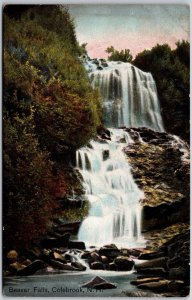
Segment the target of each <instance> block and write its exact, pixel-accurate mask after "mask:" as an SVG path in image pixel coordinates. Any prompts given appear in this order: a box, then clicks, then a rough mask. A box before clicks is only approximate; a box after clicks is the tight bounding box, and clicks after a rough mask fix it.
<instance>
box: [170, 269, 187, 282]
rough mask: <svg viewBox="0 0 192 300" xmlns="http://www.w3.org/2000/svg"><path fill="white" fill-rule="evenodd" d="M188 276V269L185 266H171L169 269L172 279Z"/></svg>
mask: <svg viewBox="0 0 192 300" xmlns="http://www.w3.org/2000/svg"><path fill="white" fill-rule="evenodd" d="M186 277H187V272H186V269H185V268H183V267H178V268H171V269H170V270H169V278H170V279H183V280H184V279H186Z"/></svg>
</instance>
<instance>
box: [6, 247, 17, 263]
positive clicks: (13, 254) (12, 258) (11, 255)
mask: <svg viewBox="0 0 192 300" xmlns="http://www.w3.org/2000/svg"><path fill="white" fill-rule="evenodd" d="M7 258H8V260H9V261H10V262H13V263H14V262H16V261H17V259H18V253H17V251H16V250H11V251H9V252H8V253H7Z"/></svg>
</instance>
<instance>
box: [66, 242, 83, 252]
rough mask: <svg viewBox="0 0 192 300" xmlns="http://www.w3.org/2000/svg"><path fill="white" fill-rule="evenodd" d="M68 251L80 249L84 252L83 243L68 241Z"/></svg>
mask: <svg viewBox="0 0 192 300" xmlns="http://www.w3.org/2000/svg"><path fill="white" fill-rule="evenodd" d="M68 247H69V249H80V250H85V243H84V242H81V241H69V244H68Z"/></svg>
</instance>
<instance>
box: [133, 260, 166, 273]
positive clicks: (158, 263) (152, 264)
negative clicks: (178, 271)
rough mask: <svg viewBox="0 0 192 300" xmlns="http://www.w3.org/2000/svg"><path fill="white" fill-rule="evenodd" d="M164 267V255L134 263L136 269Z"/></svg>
mask: <svg viewBox="0 0 192 300" xmlns="http://www.w3.org/2000/svg"><path fill="white" fill-rule="evenodd" d="M166 267H167V258H166V257H160V258H155V259H151V260H148V261H145V262H143V263H140V264H138V265H136V269H137V270H140V269H146V268H166Z"/></svg>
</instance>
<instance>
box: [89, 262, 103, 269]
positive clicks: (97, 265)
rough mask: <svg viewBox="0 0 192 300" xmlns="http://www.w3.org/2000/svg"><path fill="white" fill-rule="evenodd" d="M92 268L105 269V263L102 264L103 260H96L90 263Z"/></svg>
mask: <svg viewBox="0 0 192 300" xmlns="http://www.w3.org/2000/svg"><path fill="white" fill-rule="evenodd" d="M90 268H91V269H92V270H104V265H103V264H102V262H99V261H95V262H93V263H91V264H90Z"/></svg>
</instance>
